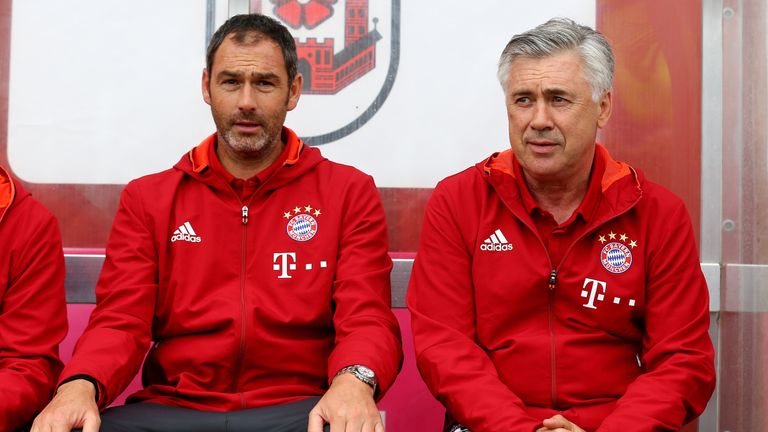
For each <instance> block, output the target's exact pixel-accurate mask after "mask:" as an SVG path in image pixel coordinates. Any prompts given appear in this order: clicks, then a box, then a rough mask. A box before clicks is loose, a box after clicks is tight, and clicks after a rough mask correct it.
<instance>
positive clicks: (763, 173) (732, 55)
mask: <svg viewBox="0 0 768 432" xmlns="http://www.w3.org/2000/svg"><path fill="white" fill-rule="evenodd" d="M722 16H723V65H724V66H723V226H722V228H723V238H722V242H723V243H722V247H723V263H724V264H725V276H724V282H725V284H724V292H723V312H722V314H721V336H720V344H721V346H720V349H721V370H720V377H719V378H720V411H719V413H720V422H719V424H720V430H723V431H742V430H766V429H767V428H768V415H767V414H766V413H768V401H767V400H766V398H767V397H768V373H767V369H766V367H765V364H766V360H768V358H766V355H767V354H768V303H767V302H766V296H768V218H766V216H768V200H767V199H766V197H768V158H767V155H768V141H766V132H767V128H768V126H767V125H766V117H768V110H767V109H766V108H767V105H766V101H767V100H768V86H767V85H766V84H767V79H766V71H767V70H766V65H767V64H768V52H767V51H766V47H767V46H768V44H767V43H766V38H768V35H767V34H766V21H767V20H768V10H767V8H766V2H765V1H761V0H743V1H738V0H726V1H724V4H723V15H722Z"/></svg>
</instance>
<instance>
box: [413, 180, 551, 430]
mask: <svg viewBox="0 0 768 432" xmlns="http://www.w3.org/2000/svg"><path fill="white" fill-rule="evenodd" d="M459 201H460V200H458V199H455V198H454V197H451V196H448V195H447V194H446V192H445V189H444V188H442V187H441V185H438V187H437V188H436V189H435V192H434V193H433V195H432V198H431V199H430V201H429V203H428V205H427V209H426V213H425V217H424V225H423V227H422V232H421V242H420V245H419V251H418V254H417V256H416V261H415V263H414V268H413V272H412V275H411V281H410V285H409V287H408V308H409V309H410V311H411V325H412V329H413V337H414V345H415V348H416V361H417V365H418V368H419V371H420V372H421V376H422V378H423V379H424V381H425V382H426V384H427V387H429V389H430V391H431V392H432V394H434V395H435V397H436V398H437V399H438V400H439V401H440V402H441V403H442V404H443V405H444V406H445V407H446V409H447V412H448V414H449V415H450V416H451V417H453V418H454V419H456V420H457V421H458V422H459V423H461V424H462V425H464V426H466V427H468V428H469V429H471V430H473V431H525V432H530V431H532V430H534V429H535V428H536V427H538V426H540V422H539V421H538V420H536V419H534V418H532V417H530V416H528V415H527V414H526V413H525V410H524V404H523V402H522V401H521V400H520V398H518V397H517V396H516V395H515V394H514V393H512V391H510V389H509V388H508V387H507V386H506V385H505V384H504V383H503V382H501V380H500V379H499V377H498V374H497V372H496V368H495V366H494V365H493V363H492V362H491V360H490V358H489V357H488V355H487V354H486V353H485V351H484V350H483V349H482V348H481V347H480V346H479V345H477V343H476V342H475V336H476V328H475V304H474V287H473V282H472V256H471V254H470V250H471V249H470V247H471V246H469V245H468V242H467V241H465V240H464V239H463V237H462V229H466V230H468V231H472V233H474V231H476V227H462V226H461V224H460V223H459V222H458V221H457V218H456V215H457V214H458V213H461V212H462V211H465V210H464V209H462V208H461V206H462V205H463V206H466V205H467V203H461V202H459ZM472 235H474V234H472Z"/></svg>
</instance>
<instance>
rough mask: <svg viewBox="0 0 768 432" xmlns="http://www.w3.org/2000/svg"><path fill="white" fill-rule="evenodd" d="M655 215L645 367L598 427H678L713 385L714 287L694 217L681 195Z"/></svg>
mask: <svg viewBox="0 0 768 432" xmlns="http://www.w3.org/2000/svg"><path fill="white" fill-rule="evenodd" d="M654 217H656V218H657V219H658V220H659V221H661V223H660V224H659V234H658V235H657V236H655V237H654V238H655V240H657V241H658V244H657V245H654V247H653V248H652V249H653V251H654V252H653V253H652V255H651V256H650V257H649V262H648V266H647V268H648V275H647V277H646V280H647V286H646V315H645V337H644V338H643V350H642V361H643V364H644V365H645V368H646V370H647V372H646V373H644V374H642V375H640V376H639V377H638V378H637V379H636V380H635V381H634V382H633V383H632V384H631V385H630V386H629V388H627V391H626V393H625V394H624V395H623V396H622V397H621V398H620V399H619V400H618V402H617V403H616V408H615V410H614V411H613V413H611V414H610V415H609V416H608V417H607V418H606V419H605V420H604V421H603V423H602V424H601V425H600V427H599V428H598V431H600V432H619V431H621V432H629V431H638V432H640V431H643V432H647V431H667V430H679V429H680V428H681V427H682V426H683V425H684V424H686V423H688V422H690V421H692V420H693V419H695V418H696V417H697V416H698V415H699V414H701V412H702V411H703V410H704V408H705V407H706V405H707V402H708V401H709V398H710V396H711V395H712V392H713V391H714V388H715V363H714V349H713V348H712V342H711V341H710V339H709V333H708V332H709V301H708V299H709V294H708V290H707V284H706V282H705V280H704V276H703V274H702V273H701V267H700V264H699V256H698V253H697V251H696V242H695V240H694V237H693V228H692V226H691V222H690V217H689V216H688V213H687V211H686V210H685V207H684V206H683V204H682V202H679V203H678V204H677V205H676V207H674V210H673V211H671V212H667V214H664V213H662V210H660V211H659V212H657V213H656V214H655V216H654Z"/></svg>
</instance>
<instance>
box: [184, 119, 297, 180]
mask: <svg viewBox="0 0 768 432" xmlns="http://www.w3.org/2000/svg"><path fill="white" fill-rule="evenodd" d="M282 136H283V137H285V140H286V143H285V145H286V147H288V157H287V158H286V159H285V162H283V166H287V165H294V164H296V162H298V160H299V155H300V154H301V151H302V150H303V148H304V141H302V140H301V138H299V137H298V136H297V135H296V133H295V132H294V131H292V130H290V129H288V128H287V127H285V126H283V130H282ZM215 143H216V134H215V133H214V134H212V135H210V136H209V137H207V138H205V139H204V140H203V142H201V143H200V144H198V145H197V147H195V148H193V149H192V150H190V151H189V153H188V157H189V161H190V162H191V163H192V171H194V172H196V173H201V172H203V171H204V170H205V169H206V168H209V167H210V166H211V161H210V158H209V156H208V155H210V154H211V151H210V148H211V147H213V146H214V144H215Z"/></svg>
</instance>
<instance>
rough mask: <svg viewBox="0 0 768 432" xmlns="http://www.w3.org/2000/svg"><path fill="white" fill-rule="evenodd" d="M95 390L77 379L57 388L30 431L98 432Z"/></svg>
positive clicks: (84, 381) (99, 420)
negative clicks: (79, 429)
mask: <svg viewBox="0 0 768 432" xmlns="http://www.w3.org/2000/svg"><path fill="white" fill-rule="evenodd" d="M95 398H96V389H95V388H94V387H93V384H92V383H91V382H89V381H87V380H82V379H77V380H74V381H70V382H67V383H64V384H62V385H61V386H59V389H58V391H57V392H56V395H55V396H54V397H53V400H52V401H51V402H50V403H49V404H48V406H46V407H45V409H44V410H43V411H42V412H41V413H40V415H38V416H37V418H35V422H34V423H32V429H31V430H30V432H70V431H71V430H72V429H74V428H83V432H98V431H99V426H100V425H101V419H100V418H99V407H98V406H97V405H96V399H95Z"/></svg>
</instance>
